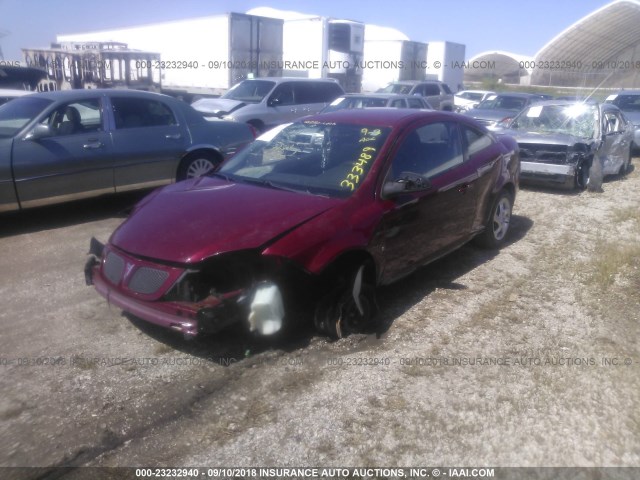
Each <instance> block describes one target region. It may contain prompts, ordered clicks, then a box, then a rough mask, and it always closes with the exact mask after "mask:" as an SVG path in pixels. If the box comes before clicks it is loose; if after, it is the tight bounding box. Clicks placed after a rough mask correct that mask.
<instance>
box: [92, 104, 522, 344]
mask: <svg viewBox="0 0 640 480" xmlns="http://www.w3.org/2000/svg"><path fill="white" fill-rule="evenodd" d="M519 169H520V168H519V160H518V150H517V144H516V142H515V140H513V139H512V138H511V137H509V136H500V137H496V136H494V135H493V134H491V133H489V132H488V131H487V130H486V129H485V128H483V127H482V126H480V125H478V124H477V123H476V122H475V121H473V120H472V119H468V118H465V117H463V116H460V115H454V114H449V113H443V112H438V111H422V110H406V109H392V108H371V109H351V110H340V111H336V112H330V113H325V114H320V115H313V116H310V117H306V118H304V119H301V120H299V121H298V122H296V123H293V124H290V125H283V126H281V127H277V128H274V129H273V130H271V131H270V132H267V133H266V134H264V135H263V136H261V137H259V138H258V139H257V140H256V141H255V142H254V143H253V144H251V145H250V146H249V147H247V148H245V149H243V150H242V151H241V152H239V153H238V154H237V155H235V156H234V157H233V158H231V159H230V160H228V161H227V162H225V163H224V164H223V165H222V166H221V168H220V169H218V170H217V171H216V172H214V173H212V174H211V175H209V176H205V177H201V178H198V179H192V180H189V181H186V182H180V183H177V184H175V185H171V186H168V187H165V188H163V189H159V190H156V191H155V192H154V193H152V194H151V195H149V196H147V197H146V198H145V199H144V200H142V201H141V202H140V203H139V204H138V205H137V207H135V209H134V210H133V212H132V213H131V215H130V216H129V218H128V219H127V220H126V221H125V222H124V223H123V224H121V225H120V226H119V227H118V228H117V229H116V231H115V232H114V233H113V234H112V235H111V238H110V239H109V242H108V243H107V244H106V245H101V244H100V243H99V242H97V241H96V240H95V239H92V241H91V249H90V251H91V252H92V257H90V259H89V261H88V263H87V266H86V269H85V274H86V277H87V280H88V283H93V284H94V285H95V288H96V290H97V291H98V292H99V293H100V294H101V295H103V296H105V297H106V298H108V299H109V302H110V303H111V304H114V305H117V306H118V307H120V308H122V309H123V310H125V311H127V312H129V313H131V314H133V315H135V316H137V317H139V318H141V319H143V320H146V321H148V322H152V323H155V324H158V325H161V326H163V327H166V328H169V329H172V330H175V331H177V332H180V333H182V334H184V335H186V336H194V335H197V334H200V333H205V332H217V331H219V330H221V329H223V328H225V327H226V326H228V325H230V324H234V323H241V324H243V325H245V326H246V327H247V328H248V329H249V330H252V331H255V332H257V333H260V334H263V335H269V334H273V333H276V332H277V331H279V330H280V329H281V328H282V327H283V325H285V324H286V323H287V322H299V321H301V319H302V318H308V319H309V320H311V318H313V319H314V321H315V325H316V327H317V329H318V330H319V331H320V332H322V333H324V334H327V335H330V336H332V337H341V336H344V335H347V334H348V333H349V332H354V331H362V330H365V329H368V328H371V327H372V324H373V322H374V318H375V313H376V305H377V304H376V300H375V287H376V286H378V285H384V284H388V283H391V282H393V281H395V280H397V279H399V278H401V277H404V276H406V275H408V274H409V273H411V272H413V271H414V270H416V269H417V268H419V267H420V266H422V265H424V264H426V263H428V262H431V261H433V260H435V259H437V258H440V257H441V256H442V255H444V254H446V253H448V252H450V251H452V250H454V249H456V248H457V247H459V246H461V245H462V244H464V243H465V242H467V241H468V240H470V239H472V238H474V237H476V238H477V239H478V240H479V241H480V243H482V244H484V245H485V246H488V247H491V248H495V247H498V246H500V245H501V244H503V243H504V242H505V240H506V238H507V234H508V231H509V226H510V218H511V211H512V206H513V202H514V199H515V195H516V191H517V187H518V172H519ZM247 199H250V201H247ZM256 205H259V208H256ZM203 212H206V215H203Z"/></svg>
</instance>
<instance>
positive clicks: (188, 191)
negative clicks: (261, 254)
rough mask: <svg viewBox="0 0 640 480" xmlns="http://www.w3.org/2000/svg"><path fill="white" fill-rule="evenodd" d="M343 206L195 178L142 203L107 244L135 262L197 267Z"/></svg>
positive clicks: (306, 196) (317, 198) (262, 242)
mask: <svg viewBox="0 0 640 480" xmlns="http://www.w3.org/2000/svg"><path fill="white" fill-rule="evenodd" d="M343 201H344V200H340V199H332V198H327V197H320V196H314V195H309V194H304V193H297V192H288V191H284V190H276V189H273V188H269V187H262V186H255V185H250V184H245V183H234V182H230V181H226V180H223V179H219V178H214V177H201V178H198V179H194V180H189V181H186V182H180V183H177V184H174V185H170V186H168V187H165V188H163V189H160V190H157V191H155V192H154V193H152V194H151V195H150V196H148V197H146V198H145V199H143V200H142V201H141V202H140V203H139V204H138V206H137V207H136V209H134V211H133V213H132V214H131V216H130V217H129V218H128V219H127V220H126V221H125V222H124V223H123V224H122V225H120V227H118V229H117V230H116V231H115V232H114V233H113V235H112V236H111V239H110V243H111V244H112V245H115V246H116V247H118V248H121V249H122V250H124V251H126V252H129V253H131V254H133V255H136V256H141V257H147V258H150V259H156V260H161V261H167V262H176V263H182V264H185V263H197V262H200V261H202V260H204V259H206V258H208V257H210V256H212V255H216V254H220V253H224V252H229V251H235V250H244V249H253V248H258V247H260V246H263V245H265V244H267V243H268V242H269V241H271V240H273V239H274V238H275V237H278V236H279V235H282V234H284V233H287V232H289V231H292V230H294V229H295V228H296V227H298V226H300V225H302V224H304V223H306V222H307V221H309V220H310V219H312V218H314V217H316V216H318V215H320V214H321V213H323V212H325V211H326V210H328V209H330V208H332V207H333V206H335V205H338V204H339V203H341V202H343Z"/></svg>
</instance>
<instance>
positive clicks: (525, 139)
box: [500, 130, 593, 147]
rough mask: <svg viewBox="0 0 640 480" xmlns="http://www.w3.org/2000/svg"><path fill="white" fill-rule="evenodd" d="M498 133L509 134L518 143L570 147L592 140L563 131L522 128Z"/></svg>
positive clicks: (591, 140)
mask: <svg viewBox="0 0 640 480" xmlns="http://www.w3.org/2000/svg"><path fill="white" fill-rule="evenodd" d="M500 133H504V134H506V135H511V136H512V137H513V138H515V139H516V141H517V142H518V143H537V144H545V145H567V146H569V147H572V146H573V145H575V144H577V143H584V144H589V143H592V142H593V139H591V138H581V137H576V136H573V135H568V134H564V133H538V132H523V131H522V130H503V131H501V132H500Z"/></svg>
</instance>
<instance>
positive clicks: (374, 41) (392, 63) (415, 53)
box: [362, 25, 427, 92]
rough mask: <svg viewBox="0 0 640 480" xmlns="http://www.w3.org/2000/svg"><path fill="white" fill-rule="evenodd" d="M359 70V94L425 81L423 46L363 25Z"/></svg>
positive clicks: (390, 30) (389, 31)
mask: <svg viewBox="0 0 640 480" xmlns="http://www.w3.org/2000/svg"><path fill="white" fill-rule="evenodd" d="M362 66H363V69H362V70H363V71H362V91H363V92H375V91H376V90H378V89H379V88H382V87H385V86H386V85H387V84H389V83H390V82H396V81H399V80H425V79H426V76H425V72H426V70H425V69H426V66H427V44H426V43H422V42H414V41H411V40H409V37H407V36H406V35H405V34H404V33H402V32H400V31H399V30H396V29H394V28H389V27H381V26H378V25H367V26H366V28H365V40H364V61H363V64H362Z"/></svg>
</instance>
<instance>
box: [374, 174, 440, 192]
mask: <svg viewBox="0 0 640 480" xmlns="http://www.w3.org/2000/svg"><path fill="white" fill-rule="evenodd" d="M430 188H431V182H430V181H429V179H428V178H425V177H423V176H422V175H418V174H417V173H413V172H402V173H401V174H400V178H399V179H398V180H393V181H390V182H385V184H384V185H383V186H382V196H383V197H386V198H391V197H393V196H396V195H399V194H401V193H409V192H420V191H424V190H429V189H430Z"/></svg>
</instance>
